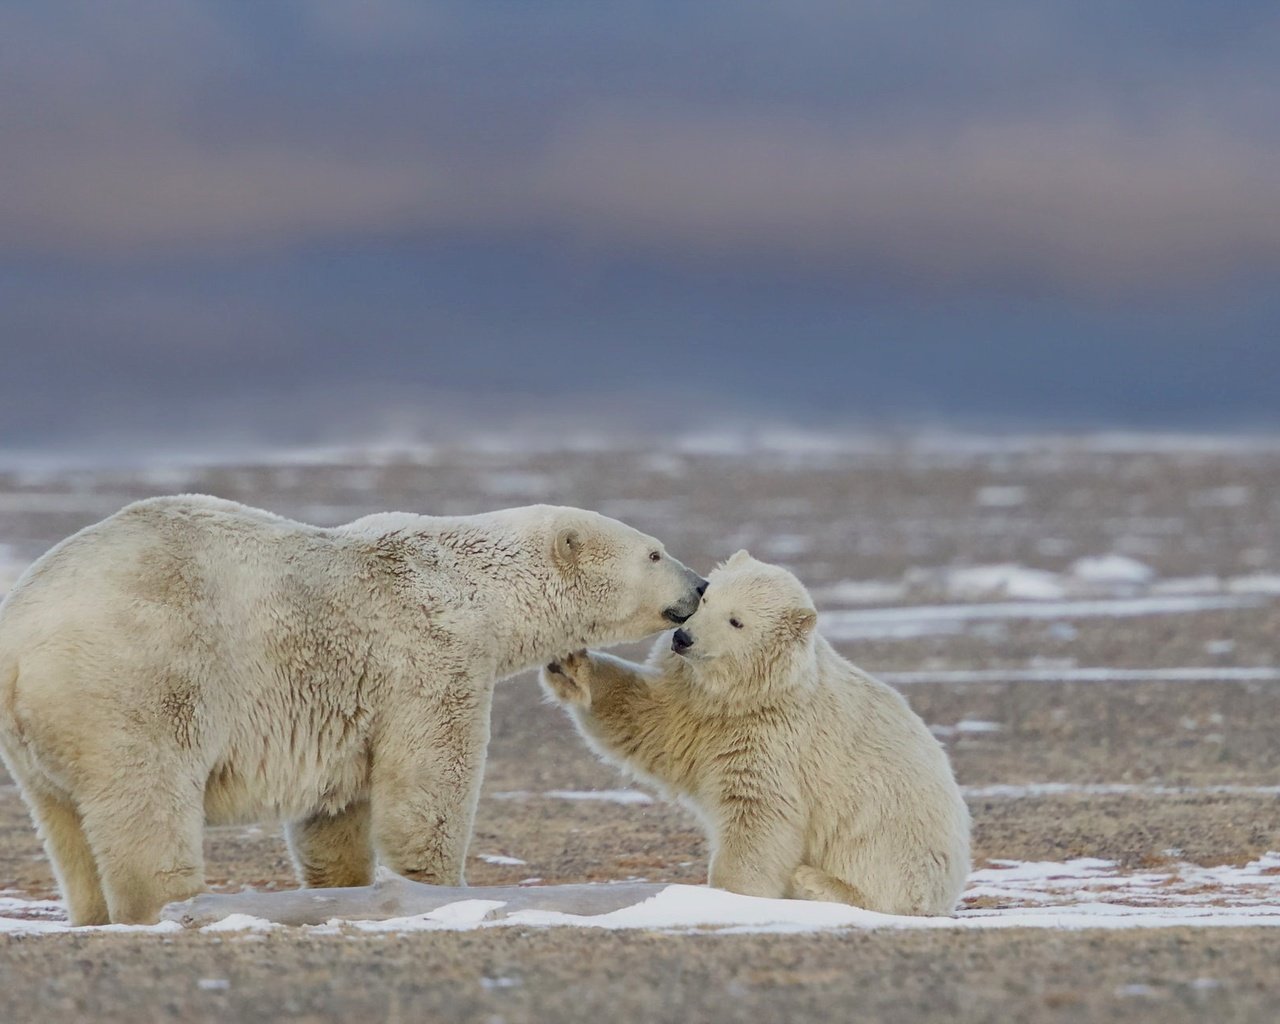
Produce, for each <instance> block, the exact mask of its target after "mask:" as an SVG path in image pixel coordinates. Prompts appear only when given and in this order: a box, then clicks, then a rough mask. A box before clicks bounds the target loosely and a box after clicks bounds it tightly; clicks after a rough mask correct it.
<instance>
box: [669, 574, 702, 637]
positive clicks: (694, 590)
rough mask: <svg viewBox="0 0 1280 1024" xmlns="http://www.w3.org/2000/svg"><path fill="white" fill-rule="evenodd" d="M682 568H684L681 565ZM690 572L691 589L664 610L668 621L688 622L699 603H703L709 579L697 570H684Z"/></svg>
mask: <svg viewBox="0 0 1280 1024" xmlns="http://www.w3.org/2000/svg"><path fill="white" fill-rule="evenodd" d="M681 568H684V567H683V566H681ZM684 571H685V573H687V574H688V581H689V588H690V589H689V591H688V593H686V594H685V595H684V597H682V598H681V599H680V600H679V601H677V602H676V603H675V604H673V605H671V606H670V607H669V608H666V609H664V610H663V612H662V617H663V618H664V619H666V620H667V621H668V622H674V623H675V624H676V625H677V626H678V625H680V624H681V623H683V622H687V621H688V620H689V617H690V616H691V615H692V614H693V613H694V612H696V611H697V610H698V605H700V604H701V603H702V595H703V594H705V593H706V592H707V586H708V581H707V580H704V579H703V578H702V577H701V576H699V575H698V574H697V573H696V572H693V571H691V570H689V569H685V570H684Z"/></svg>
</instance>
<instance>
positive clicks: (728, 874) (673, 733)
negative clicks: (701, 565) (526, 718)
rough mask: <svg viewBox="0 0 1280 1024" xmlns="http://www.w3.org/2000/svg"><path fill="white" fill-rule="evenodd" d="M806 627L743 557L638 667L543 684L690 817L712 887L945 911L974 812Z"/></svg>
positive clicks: (722, 570) (591, 737) (777, 576)
mask: <svg viewBox="0 0 1280 1024" xmlns="http://www.w3.org/2000/svg"><path fill="white" fill-rule="evenodd" d="M816 621H817V613H816V612H815V610H814V606H813V602H812V600H811V599H810V597H809V594H808V593H807V591H806V590H805V588H804V586H803V585H802V584H801V583H800V581H799V580H798V579H796V577H795V576H793V575H792V574H791V573H789V572H787V571H786V570H785V569H783V568H781V567H779V566H774V565H767V564H765V563H763V562H759V561H757V560H756V559H754V558H752V557H751V556H750V555H749V554H748V553H747V552H746V551H739V552H738V553H737V554H736V555H734V556H733V557H732V558H730V559H729V561H728V562H726V563H725V564H723V565H721V566H720V567H718V568H717V569H716V570H715V571H714V572H713V573H712V574H711V576H710V586H709V587H708V589H707V591H706V594H705V596H704V597H703V600H702V604H701V606H700V607H699V609H698V611H696V612H695V613H694V615H693V616H692V617H691V618H690V619H689V620H688V622H686V623H685V624H684V626H683V628H681V629H678V630H676V631H675V633H674V634H672V636H671V639H670V641H669V642H665V641H660V642H659V644H658V646H657V647H655V649H654V651H653V654H652V655H651V656H650V658H649V661H648V663H647V664H644V665H637V664H633V663H630V662H627V661H623V660H621V659H619V658H615V657H611V656H610V655H607V654H599V653H594V652H588V651H580V652H578V653H576V654H573V655H570V656H568V657H567V658H563V659H561V660H559V661H556V662H552V663H551V664H549V665H547V666H546V667H545V668H544V669H543V672H542V683H543V686H544V688H545V689H546V690H547V691H548V692H549V693H550V694H551V695H552V696H553V697H554V698H555V699H556V700H558V701H560V702H562V703H563V704H564V705H565V707H566V708H567V709H568V711H569V713H570V715H571V716H572V718H573V720H574V722H575V723H576V725H577V727H578V730H579V731H580V732H581V733H582V736H583V737H584V739H585V740H586V741H587V743H588V744H589V745H590V746H591V747H592V748H593V749H594V750H595V751H596V752H597V753H598V754H599V755H600V756H601V757H603V758H604V759H606V760H608V761H611V762H613V763H615V764H618V765H619V766H621V767H623V768H625V769H627V770H629V771H630V772H631V773H633V774H634V775H636V776H637V777H639V778H640V779H642V780H646V781H649V782H651V783H654V784H656V785H657V786H658V787H659V788H661V789H664V790H666V791H667V792H668V793H669V794H671V795H672V796H674V797H675V798H677V799H679V800H681V801H682V802H683V803H685V804H687V805H688V806H689V807H690V808H691V809H692V810H693V811H694V812H695V813H696V814H697V815H698V816H699V817H700V818H701V820H702V822H703V824H704V826H705V827H706V829H707V831H708V833H709V836H710V838H711V843H712V856H711V865H710V871H709V881H710V884H711V885H713V886H717V887H719V888H723V889H730V890H732V891H734V892H740V893H745V894H748V895H753V896H771V897H787V896H789V897H793V898H800V899H812V900H829V901H835V902H842V903H850V904H853V905H855V906H860V907H865V908H867V909H870V910H876V911H881V912H883V913H888V914H949V913H951V912H952V910H953V909H954V908H955V905H956V901H957V900H958V899H959V897H960V893H961V890H962V889H963V887H964V883H965V878H966V877H967V875H968V873H969V812H968V809H967V808H966V806H965V803H964V800H963V798H962V797H961V795H960V790H959V787H957V785H956V782H955V779H954V777H953V775H952V772H951V766H950V764H949V762H948V760H947V755H946V753H945V752H944V751H943V749H942V747H941V746H940V745H939V744H938V742H937V740H935V739H934V738H933V736H932V735H931V734H930V732H929V730H928V728H927V727H926V726H925V724H924V722H922V721H921V720H920V718H919V716H918V715H916V714H915V713H914V712H913V711H912V710H911V709H910V707H908V706H907V702H906V701H905V700H904V699H903V698H902V696H901V695H900V694H898V692H897V691H895V690H893V689H891V688H890V687H888V686H886V685H885V684H883V683H881V682H879V681H877V680H875V679H873V678H871V677H870V676H868V675H866V674H865V673H863V672H861V671H860V670H859V669H857V668H856V667H855V666H853V665H852V664H850V663H849V662H848V661H846V660H845V659H844V658H842V657H841V656H840V655H839V654H837V653H836V652H835V650H834V649H833V648H832V647H831V645H830V644H829V643H827V641H826V640H824V639H823V638H822V637H821V636H820V635H819V634H818V633H817V632H816V631H815V629H814V626H815V623H816Z"/></svg>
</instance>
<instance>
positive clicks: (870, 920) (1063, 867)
mask: <svg viewBox="0 0 1280 1024" xmlns="http://www.w3.org/2000/svg"><path fill="white" fill-rule="evenodd" d="M1278 900H1280V853H1268V854H1266V855H1265V856H1263V857H1260V858H1258V859H1257V860H1255V861H1251V862H1250V863H1248V864H1246V865H1245V866H1244V867H1232V866H1229V865H1224V866H1218V867H1201V866H1199V865H1196V864H1186V863H1169V864H1167V865H1160V866H1158V867H1153V868H1149V869H1146V870H1142V871H1136V872H1126V871H1123V870H1121V869H1120V868H1119V866H1118V865H1116V863H1115V862H1113V861H1109V860H1103V859H1100V858H1097V857H1080V858H1076V859H1073V860H1068V861H1061V862H1059V861H1016V860H996V861H992V862H990V863H989V865H988V866H986V867H983V868H981V869H979V870H977V871H974V872H973V874H972V875H971V876H970V879H969V887H968V889H967V890H966V892H965V895H964V901H963V903H962V905H961V907H960V909H959V911H958V913H957V915H956V916H955V917H896V916H892V915H889V914H879V913H875V912H872V911H869V910H862V909H860V908H857V907H850V906H846V905H844V904H839V903H818V902H809V901H804V900H783V899H763V898H759V897H754V896H740V895H737V894H735V893H730V892H725V891H723V890H720V889H711V888H707V887H704V886H693V885H670V886H667V887H665V888H663V889H661V890H660V891H658V892H657V893H656V894H655V895H654V896H652V897H650V898H649V899H646V900H642V901H641V902H639V903H636V904H634V905H632V906H629V907H624V908H622V909H620V910H615V911H612V912H610V913H605V914H598V915H576V914H567V913H561V912H556V911H544V910H524V911H517V912H515V913H512V914H509V915H508V916H506V917H500V918H496V919H495V918H494V917H493V916H492V915H493V914H494V912H495V911H497V910H499V909H501V908H502V907H503V906H505V903H504V902H503V901H501V900H492V899H473V900H459V901H457V902H455V903H450V904H446V905H445V906H443V907H440V908H438V909H437V910H434V911H431V912H430V913H426V914H417V915H413V916H406V917H398V918H392V919H390V920H386V921H346V920H339V919H334V920H331V921H329V922H328V923H327V924H325V925H321V926H317V927H310V928H307V927H304V928H303V929H302V930H303V931H308V932H311V933H314V934H335V933H346V932H355V933H405V932H415V931H441V930H470V929H479V928H495V927H506V926H523V927H552V926H561V927H564V926H573V927H580V928H601V929H611V930H626V929H643V930H650V931H668V932H704V931H715V932H718V933H720V934H736V933H743V932H773V933H787V932H814V931H827V930H832V929H847V928H866V929H875V928H891V929H924V928H928V929H949V930H979V929H990V928H1049V929H1099V928H1106V929H1118V928H1124V929H1131V928H1167V927H1187V926H1190V927H1202V928H1207V927H1214V928H1225V927H1257V926H1267V927H1276V926H1280V903H1278ZM48 902H49V901H23V900H6V901H4V903H3V904H0V932H8V933H10V934H14V933H17V934H48V933H55V932H60V933H64V934H65V933H66V932H69V931H71V930H72V929H71V928H70V926H69V925H67V924H66V922H65V920H42V919H40V918H39V917H38V916H36V915H38V914H39V913H40V910H41V907H42V905H45V904H47V903H48ZM15 915H21V916H15ZM283 927H284V926H282V925H274V924H271V923H270V922H268V921H265V920H263V919H262V918H259V917H253V916H250V915H246V914H234V915H230V916H228V917H227V918H225V919H224V920H222V921H219V922H216V923H215V924H212V925H207V926H205V927H204V928H203V929H201V931H204V932H229V933H231V932H239V933H250V934H252V933H258V932H263V931H266V930H268V929H272V928H283ZM77 930H80V931H106V932H110V931H129V932H149V933H154V934H168V933H173V932H175V931H181V930H182V928H181V926H180V925H179V924H177V922H174V921H169V922H165V923H164V924H161V925H151V926H144V927H130V926H123V925H108V926H105V927H103V928H92V929H77Z"/></svg>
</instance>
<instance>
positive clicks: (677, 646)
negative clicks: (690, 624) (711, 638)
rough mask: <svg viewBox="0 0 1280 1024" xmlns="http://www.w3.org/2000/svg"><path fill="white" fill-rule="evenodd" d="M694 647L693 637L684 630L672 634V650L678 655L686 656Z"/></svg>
mask: <svg viewBox="0 0 1280 1024" xmlns="http://www.w3.org/2000/svg"><path fill="white" fill-rule="evenodd" d="M692 646H693V637H692V636H691V635H690V634H689V633H688V632H687V631H685V630H683V629H677V630H676V631H675V632H674V633H672V634H671V649H672V650H673V651H675V652H676V654H684V652H685V651H687V650H689V648H690V647H692Z"/></svg>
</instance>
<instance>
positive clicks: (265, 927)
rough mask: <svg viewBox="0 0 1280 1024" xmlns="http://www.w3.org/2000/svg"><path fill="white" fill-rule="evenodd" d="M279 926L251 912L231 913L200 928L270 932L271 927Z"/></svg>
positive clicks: (216, 930) (212, 930)
mask: <svg viewBox="0 0 1280 1024" xmlns="http://www.w3.org/2000/svg"><path fill="white" fill-rule="evenodd" d="M279 927H280V925H277V924H274V923H272V922H271V921H266V920H264V919H263V918H261V917H253V916H251V915H249V914H229V915H228V916H227V917H224V918H223V919H222V920H221V921H215V922H214V923H213V924H207V925H205V926H204V927H203V928H201V929H200V930H201V931H202V932H269V931H271V929H273V928H279Z"/></svg>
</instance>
